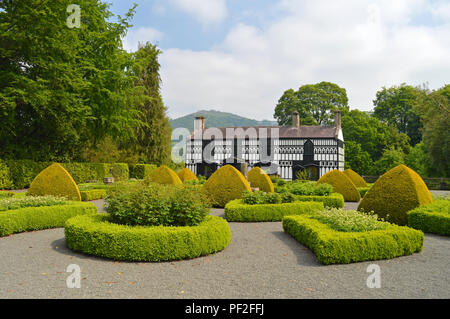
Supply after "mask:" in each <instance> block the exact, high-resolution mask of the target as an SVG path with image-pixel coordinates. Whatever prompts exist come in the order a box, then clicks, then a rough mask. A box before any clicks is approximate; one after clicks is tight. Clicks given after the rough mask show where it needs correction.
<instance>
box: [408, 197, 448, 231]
mask: <svg viewBox="0 0 450 319" xmlns="http://www.w3.org/2000/svg"><path fill="white" fill-rule="evenodd" d="M407 215H408V226H409V227H412V228H415V229H420V230H421V231H423V232H425V233H434V234H439V235H446V236H450V199H437V200H434V201H433V203H432V204H428V205H423V206H420V207H418V208H416V209H413V210H411V211H409V212H408V213H407Z"/></svg>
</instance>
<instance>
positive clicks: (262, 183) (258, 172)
mask: <svg viewBox="0 0 450 319" xmlns="http://www.w3.org/2000/svg"><path fill="white" fill-rule="evenodd" d="M247 175H248V182H249V183H250V185H251V187H258V188H259V190H260V191H263V192H266V193H273V192H274V191H275V190H274V187H273V183H272V180H271V179H270V177H269V175H267V174H266V172H264V171H263V170H262V169H261V168H260V167H258V166H256V167H253V168H252V169H251V170H250V171H249V172H248V174H247Z"/></svg>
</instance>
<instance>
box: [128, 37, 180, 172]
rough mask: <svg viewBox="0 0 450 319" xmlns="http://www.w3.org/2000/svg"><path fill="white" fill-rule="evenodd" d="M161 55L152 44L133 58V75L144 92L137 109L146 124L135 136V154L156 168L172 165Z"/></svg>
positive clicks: (138, 51) (143, 47) (139, 50)
mask: <svg viewBox="0 0 450 319" xmlns="http://www.w3.org/2000/svg"><path fill="white" fill-rule="evenodd" d="M159 54H161V51H160V50H159V49H158V48H157V47H156V46H155V45H152V44H150V43H146V44H145V45H140V46H139V49H138V50H137V51H136V53H135V54H134V58H135V63H134V67H133V72H134V74H135V76H136V78H137V80H136V83H135V85H136V86H137V87H139V88H140V89H141V91H140V93H141V95H140V97H141V98H140V99H139V101H138V109H139V110H140V112H141V115H140V118H139V119H140V121H141V122H142V123H143V125H142V126H141V127H139V128H138V129H137V132H136V143H133V145H134V149H135V151H136V152H137V153H138V154H139V157H140V161H141V162H145V163H154V164H158V165H160V164H169V163H170V155H171V133H172V129H171V127H170V122H169V118H168V117H167V115H166V111H167V108H166V107H165V106H164V103H163V100H162V97H161V94H160V84H161V78H160V75H159V69H160V64H159V62H158V56H159Z"/></svg>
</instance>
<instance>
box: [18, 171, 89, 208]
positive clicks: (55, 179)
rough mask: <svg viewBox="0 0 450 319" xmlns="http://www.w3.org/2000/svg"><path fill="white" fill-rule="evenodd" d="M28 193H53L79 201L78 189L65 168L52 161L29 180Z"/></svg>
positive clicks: (40, 194) (38, 194) (42, 194)
mask: <svg viewBox="0 0 450 319" xmlns="http://www.w3.org/2000/svg"><path fill="white" fill-rule="evenodd" d="M27 194H28V195H36V196H44V195H54V196H62V197H66V198H67V199H69V200H73V201H81V195H80V190H79V189H78V186H77V184H76V183H75V181H74V180H73V178H72V176H71V175H70V174H69V172H67V170H66V169H65V168H64V167H62V166H61V165H60V164H58V163H54V164H52V165H50V166H49V167H47V168H46V169H44V170H43V171H42V172H40V173H39V174H38V175H37V176H36V177H35V179H34V180H33V181H32V182H31V185H30V188H29V189H28V192H27Z"/></svg>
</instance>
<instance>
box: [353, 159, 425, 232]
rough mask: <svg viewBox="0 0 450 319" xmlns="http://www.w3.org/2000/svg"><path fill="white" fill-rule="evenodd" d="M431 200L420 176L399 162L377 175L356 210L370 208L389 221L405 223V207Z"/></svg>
mask: <svg viewBox="0 0 450 319" xmlns="http://www.w3.org/2000/svg"><path fill="white" fill-rule="evenodd" d="M431 202H432V198H431V194H430V192H429V190H428V188H427V186H426V185H425V183H424V182H423V180H422V178H421V177H420V176H419V175H418V174H417V173H416V172H414V171H413V170H411V169H410V168H408V167H406V166H405V165H399V166H397V167H394V168H393V169H391V170H389V171H388V172H386V173H385V174H384V175H382V176H381V177H380V178H378V179H377V181H376V182H375V184H374V185H373V186H372V188H371V189H370V190H369V191H368V192H367V193H366V195H365V196H364V198H363V200H362V201H361V203H359V206H358V210H359V211H361V210H363V211H365V212H369V211H373V212H375V213H376V214H377V215H378V216H380V217H382V218H384V219H385V220H387V221H389V222H392V223H395V224H398V225H406V224H407V215H406V213H407V212H408V211H410V210H412V209H414V208H416V207H418V206H420V205H424V204H429V203H431Z"/></svg>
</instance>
